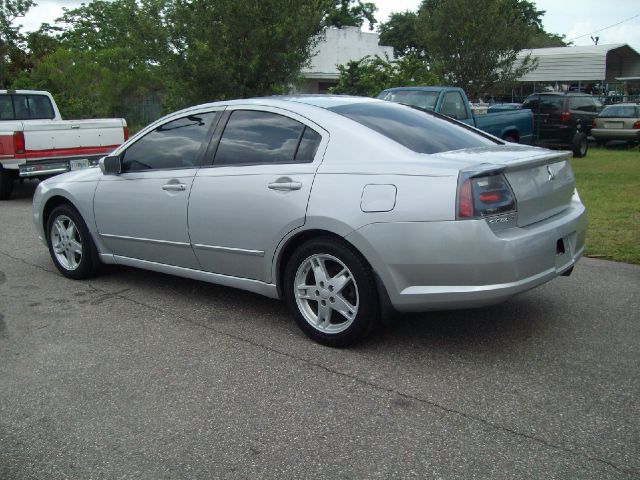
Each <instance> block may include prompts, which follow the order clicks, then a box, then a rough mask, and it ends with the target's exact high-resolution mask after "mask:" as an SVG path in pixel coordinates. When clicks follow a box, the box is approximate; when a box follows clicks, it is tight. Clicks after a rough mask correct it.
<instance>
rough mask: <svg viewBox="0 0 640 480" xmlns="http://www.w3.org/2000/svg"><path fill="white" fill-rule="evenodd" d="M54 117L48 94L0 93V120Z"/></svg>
mask: <svg viewBox="0 0 640 480" xmlns="http://www.w3.org/2000/svg"><path fill="white" fill-rule="evenodd" d="M54 117H55V114H54V111H53V107H52V105H51V100H49V97H47V96H46V95H34V94H20V93H15V94H8V93H3V94H0V120H36V119H37V120H44V119H50V118H54Z"/></svg>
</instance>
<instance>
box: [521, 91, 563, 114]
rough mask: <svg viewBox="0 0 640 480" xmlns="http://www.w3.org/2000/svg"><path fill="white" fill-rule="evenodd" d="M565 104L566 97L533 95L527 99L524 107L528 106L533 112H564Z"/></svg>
mask: <svg viewBox="0 0 640 480" xmlns="http://www.w3.org/2000/svg"><path fill="white" fill-rule="evenodd" d="M563 106H564V97H561V96H556V95H553V96H551V95H549V96H540V97H531V98H528V99H527V100H525V102H524V103H523V104H522V108H528V109H531V110H533V112H534V113H535V112H545V113H559V112H562V107H563Z"/></svg>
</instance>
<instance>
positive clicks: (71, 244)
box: [69, 240, 82, 255]
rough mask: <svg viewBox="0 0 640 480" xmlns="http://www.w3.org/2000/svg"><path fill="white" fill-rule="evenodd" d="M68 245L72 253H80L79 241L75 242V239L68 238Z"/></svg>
mask: <svg viewBox="0 0 640 480" xmlns="http://www.w3.org/2000/svg"><path fill="white" fill-rule="evenodd" d="M69 247H70V250H71V252H72V253H77V254H78V255H82V245H81V244H80V242H77V241H76V240H69Z"/></svg>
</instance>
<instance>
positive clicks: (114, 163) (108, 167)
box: [98, 155, 122, 175]
mask: <svg viewBox="0 0 640 480" xmlns="http://www.w3.org/2000/svg"><path fill="white" fill-rule="evenodd" d="M98 165H100V170H102V173H104V174H105V175H119V174H120V172H121V171H122V163H121V162H120V156H119V155H110V156H108V157H102V158H101V159H100V162H99V163H98Z"/></svg>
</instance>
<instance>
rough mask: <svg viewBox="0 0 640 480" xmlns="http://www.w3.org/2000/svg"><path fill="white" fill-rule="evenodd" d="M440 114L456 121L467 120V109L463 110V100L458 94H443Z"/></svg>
mask: <svg viewBox="0 0 640 480" xmlns="http://www.w3.org/2000/svg"><path fill="white" fill-rule="evenodd" d="M440 113H442V114H443V115H447V116H449V117H451V118H455V119H457V120H464V119H465V118H467V109H466V108H465V105H464V100H463V98H462V95H460V92H447V93H445V94H444V97H443V98H442V107H440Z"/></svg>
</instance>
